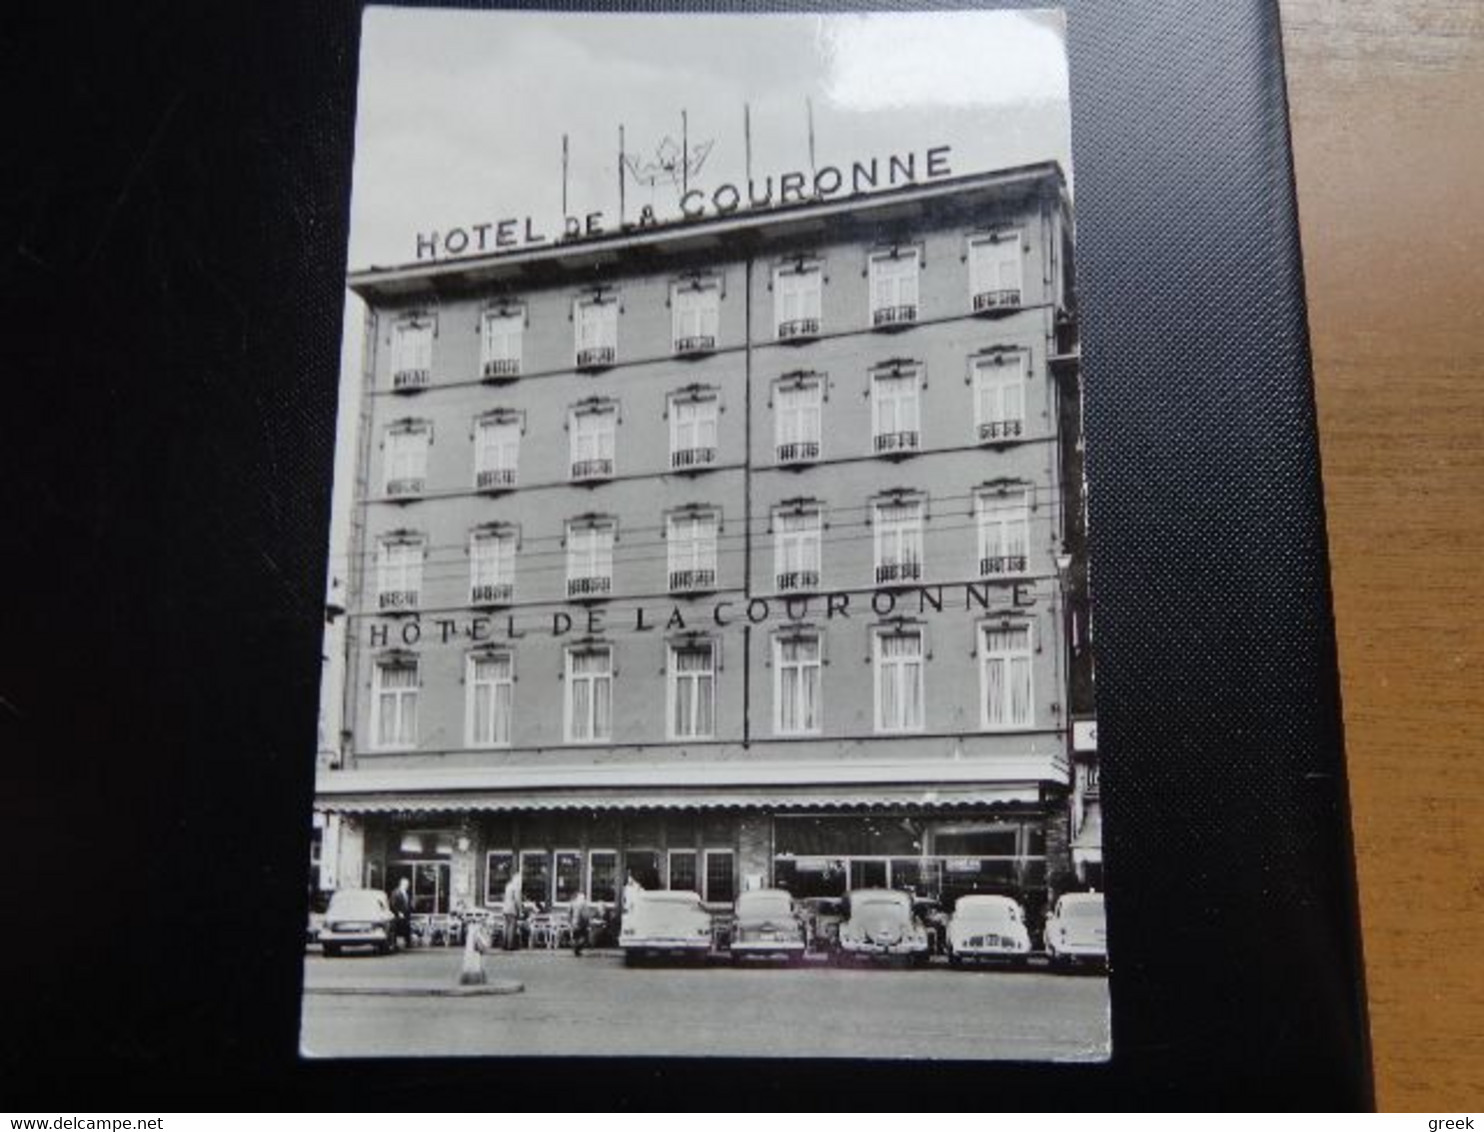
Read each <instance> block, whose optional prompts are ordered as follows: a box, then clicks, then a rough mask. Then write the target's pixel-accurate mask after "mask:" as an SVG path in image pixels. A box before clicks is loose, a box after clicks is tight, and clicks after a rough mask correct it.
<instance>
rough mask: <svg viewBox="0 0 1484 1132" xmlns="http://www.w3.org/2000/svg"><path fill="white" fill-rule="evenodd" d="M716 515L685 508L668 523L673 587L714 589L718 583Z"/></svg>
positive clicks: (678, 588) (679, 589) (666, 531)
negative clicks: (684, 510) (685, 509)
mask: <svg viewBox="0 0 1484 1132" xmlns="http://www.w3.org/2000/svg"><path fill="white" fill-rule="evenodd" d="M716 527H717V521H716V514H715V512H706V511H686V512H682V513H680V514H677V515H671V516H670V518H669V521H668V522H667V523H666V530H665V541H666V543H667V544H668V546H669V554H668V557H669V566H670V589H671V590H674V591H679V592H683V591H686V590H705V589H711V588H712V587H714V586H715V585H716Z"/></svg>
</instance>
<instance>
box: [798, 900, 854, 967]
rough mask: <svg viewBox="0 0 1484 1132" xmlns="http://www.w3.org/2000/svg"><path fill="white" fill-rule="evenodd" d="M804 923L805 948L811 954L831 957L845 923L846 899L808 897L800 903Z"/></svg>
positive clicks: (800, 912) (800, 913) (800, 915)
mask: <svg viewBox="0 0 1484 1132" xmlns="http://www.w3.org/2000/svg"><path fill="white" fill-rule="evenodd" d="M798 909H799V917H800V919H802V920H803V922H804V946H805V947H806V948H807V950H809V951H810V952H813V953H817V954H821V955H830V954H833V953H834V950H835V944H836V942H837V940H838V939H839V935H840V925H841V924H842V923H844V921H845V899H844V897H840V896H806V897H805V898H804V899H802V900H800V901H799V902H798Z"/></svg>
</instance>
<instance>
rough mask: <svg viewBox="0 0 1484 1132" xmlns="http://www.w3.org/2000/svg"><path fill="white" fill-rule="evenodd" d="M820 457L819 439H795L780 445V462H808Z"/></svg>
mask: <svg viewBox="0 0 1484 1132" xmlns="http://www.w3.org/2000/svg"><path fill="white" fill-rule="evenodd" d="M818 459H819V441H817V440H794V441H790V442H789V443H788V444H780V445H779V446H778V462H779V463H780V464H806V463H808V462H810V461H811V460H818Z"/></svg>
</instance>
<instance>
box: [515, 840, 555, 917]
mask: <svg viewBox="0 0 1484 1132" xmlns="http://www.w3.org/2000/svg"><path fill="white" fill-rule="evenodd" d="M520 894H521V898H522V899H523V900H533V901H535V902H536V903H537V904H545V903H547V901H549V900H550V899H551V855H550V854H549V853H547V852H546V850H544V849H532V850H527V851H526V852H524V853H522V854H521V855H520Z"/></svg>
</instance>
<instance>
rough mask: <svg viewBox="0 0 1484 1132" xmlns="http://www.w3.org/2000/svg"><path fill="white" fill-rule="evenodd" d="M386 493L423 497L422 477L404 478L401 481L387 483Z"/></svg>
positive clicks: (388, 481)
mask: <svg viewBox="0 0 1484 1132" xmlns="http://www.w3.org/2000/svg"><path fill="white" fill-rule="evenodd" d="M386 493H387V494H388V495H401V496H407V495H421V494H422V493H423V478H422V476H402V477H401V478H399V479H394V480H387V481H386Z"/></svg>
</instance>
